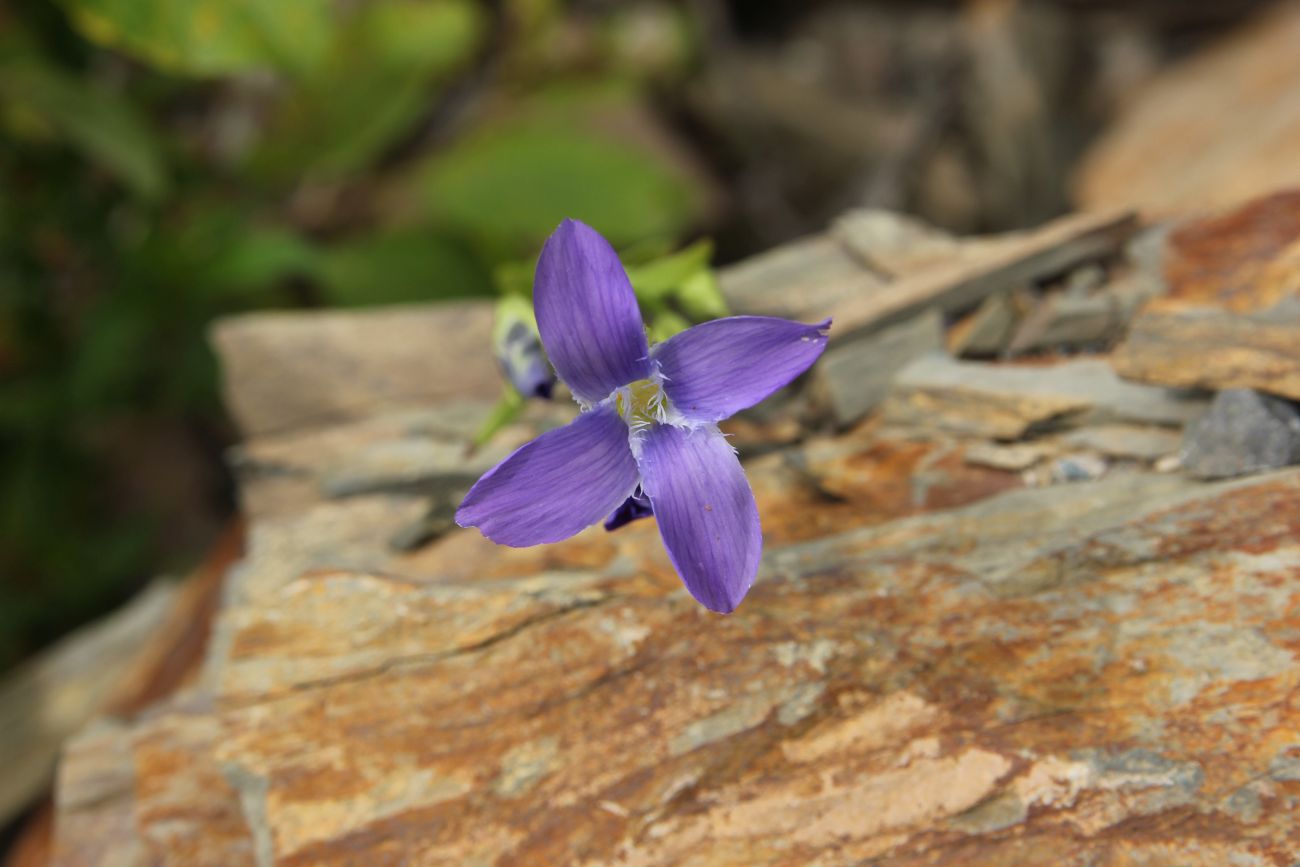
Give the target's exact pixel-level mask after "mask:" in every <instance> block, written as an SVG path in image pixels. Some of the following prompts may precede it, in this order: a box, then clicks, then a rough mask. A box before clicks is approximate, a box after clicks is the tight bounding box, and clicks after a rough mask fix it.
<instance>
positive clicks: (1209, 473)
mask: <svg viewBox="0 0 1300 867" xmlns="http://www.w3.org/2000/svg"><path fill="white" fill-rule="evenodd" d="M1296 463H1300V408H1297V406H1296V405H1295V404H1294V403H1292V402H1291V401H1288V400H1283V399H1282V398H1278V397H1273V396H1271V395H1266V394H1260V393H1259V392H1257V391H1254V390H1252V389H1248V388H1230V389H1227V390H1225V391H1221V392H1219V393H1218V394H1217V395H1216V396H1215V398H1214V401H1213V402H1212V403H1211V404H1210V409H1209V411H1208V412H1206V414H1205V415H1203V416H1201V417H1200V418H1199V419H1197V420H1196V421H1195V422H1193V423H1192V424H1190V425H1188V426H1187V430H1186V431H1185V433H1184V435H1183V451H1182V465H1183V467H1184V469H1186V470H1187V472H1188V474H1190V475H1192V476H1195V477H1196V478H1200V479H1223V478H1228V477H1231V476H1245V475H1250V474H1251V473H1260V472H1264V471H1266V470H1274V469H1278V468H1280V467H1285V466H1289V465H1291V464H1296Z"/></svg>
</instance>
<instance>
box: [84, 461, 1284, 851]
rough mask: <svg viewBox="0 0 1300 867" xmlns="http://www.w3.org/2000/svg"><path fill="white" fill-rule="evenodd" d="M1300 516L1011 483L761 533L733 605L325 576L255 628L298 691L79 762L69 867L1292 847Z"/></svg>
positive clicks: (242, 692) (246, 646) (269, 607)
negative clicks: (756, 567)
mask: <svg viewBox="0 0 1300 867" xmlns="http://www.w3.org/2000/svg"><path fill="white" fill-rule="evenodd" d="M1297 516H1300V472H1296V471H1292V472H1287V473H1283V474H1277V475H1272V476H1267V477H1256V478H1255V479H1253V480H1250V481H1249V482H1248V483H1240V482H1237V483H1226V484H1220V485H1218V486H1210V487H1205V486H1199V485H1194V484H1192V483H1189V482H1186V481H1183V480H1181V479H1179V478H1178V477H1174V476H1167V477H1149V476H1135V477H1127V478H1116V479H1110V480H1105V481H1103V482H1099V483H1091V484H1084V485H1075V486H1069V487H1062V488H1047V489H1037V490H1025V491H1017V492H1013V493H1009V494H1004V495H1002V496H998V497H994V498H991V499H986V500H984V501H982V502H980V503H977V504H975V505H972V506H968V507H965V508H962V509H957V510H954V511H950V512H943V513H935V514H930V515H924V516H918V517H915V518H909V519H904V520H900V521H893V522H889V523H886V524H882V525H878V526H875V527H870V528H864V529H859V530H849V531H847V532H842V533H839V534H836V535H833V536H830V537H826V538H820V539H816V540H812V541H809V542H805V543H801V544H794V545H786V546H776V547H774V548H772V549H770V550H769V552H768V553H767V555H766V557H765V561H764V567H763V571H762V574H761V576H760V578H759V582H758V584H757V586H756V588H755V590H754V592H753V594H752V595H751V596H750V598H749V599H748V600H746V602H745V605H744V606H742V608H741V609H740V611H739V612H738V613H737V614H735V615H733V616H730V617H718V616H715V615H711V614H709V613H707V612H705V611H703V610H702V609H700V608H699V607H698V606H697V605H695V604H694V603H692V602H691V601H690V600H689V598H688V597H686V595H685V594H683V593H682V592H681V591H680V588H678V587H676V586H674V582H673V581H671V580H663V581H660V580H657V579H656V580H650V581H647V580H645V578H644V577H642V575H643V573H641V571H640V570H633V571H632V572H622V571H621V570H620V569H619V567H618V565H617V563H618V562H619V561H618V559H617V558H615V559H614V560H609V561H606V563H605V565H603V566H593V568H590V569H587V570H577V571H574V570H569V571H565V572H562V573H554V572H553V573H549V574H547V573H540V574H536V575H535V576H534V577H532V578H530V579H527V582H526V583H522V584H521V583H520V582H519V581H518V580H517V579H512V580H509V581H493V580H476V581H472V582H464V583H457V584H445V583H444V584H443V585H441V586H436V585H434V584H429V583H422V582H418V581H416V582H413V581H410V580H405V579H402V578H399V577H395V576H394V575H392V574H376V573H372V572H360V573H358V572H348V571H334V572H328V573H318V574H315V575H310V576H305V577H303V578H300V579H296V580H293V581H290V582H289V583H287V584H284V585H282V586H281V587H279V588H278V589H273V590H270V591H269V593H270V595H268V596H266V597H264V599H265V604H263V605H261V606H260V607H259V608H260V613H256V614H255V615H254V616H253V619H250V620H248V621H247V622H245V623H244V624H243V625H242V626H241V628H240V629H239V630H238V635H240V636H242V637H241V638H239V640H238V641H237V642H236V647H237V648H239V653H237V654H236V655H235V656H234V657H233V659H234V660H236V661H237V660H239V659H241V658H245V659H249V660H261V662H260V663H259V664H260V665H262V666H264V668H265V669H266V670H268V671H271V670H279V671H280V672H282V674H281V675H280V676H275V677H269V679H267V680H265V682H260V681H259V679H258V678H247V677H240V678H237V679H236V680H235V681H234V682H232V684H231V685H230V688H229V689H226V690H223V691H222V693H219V694H218V695H217V696H216V697H215V698H207V699H190V700H181V701H176V702H173V703H171V704H170V705H167V706H164V707H161V708H159V709H158V710H157V711H155V712H154V713H152V714H150V715H149V716H148V718H146V719H143V720H141V721H140V722H138V723H136V724H135V725H134V726H133V727H132V729H131V733H130V737H129V738H123V737H121V735H120V733H118V732H114V731H109V732H93V731H92V732H89V733H87V735H86V736H85V737H83V738H82V739H80V740H78V741H77V742H76V743H75V744H74V745H73V747H72V748H71V750H70V751H69V754H68V758H67V761H66V762H65V766H64V770H63V779H64V780H65V784H64V786H63V788H62V790H61V791H62V792H63V794H62V795H61V796H60V802H59V807H60V823H59V827H60V829H61V832H60V833H61V837H60V840H59V852H60V854H61V856H62V858H63V861H62V863H66V864H76V863H104V862H103V861H102V860H101V861H94V860H93V859H92V858H91V857H90V856H91V853H93V854H94V855H95V856H97V857H101V858H104V857H114V856H117V857H121V858H124V859H129V860H123V861H121V862H116V863H128V864H143V863H162V864H202V865H206V864H212V865H218V864H219V865H227V867H228V865H244V864H248V865H253V864H257V865H264V864H270V863H274V864H283V865H307V864H311V865H331V864H338V865H343V864H382V863H407V864H430V865H434V864H437V865H441V864H457V865H460V864H538V863H546V864H589V865H605V864H620V863H626V864H653V865H657V864H663V865H670V864H672V865H675V864H685V863H701V864H703V863H709V864H737V865H739V864H745V865H792V867H793V865H806V864H811V863H845V862H856V861H860V860H864V859H887V860H888V861H889V863H891V864H906V865H910V864H917V865H919V864H934V863H962V864H977V865H979V864H989V865H993V864H1006V863H1046V862H1049V861H1050V862H1060V863H1075V864H1083V863H1094V862H1098V861H1108V860H1109V861H1127V862H1138V863H1142V862H1147V863H1178V864H1226V863H1237V862H1240V863H1250V862H1251V861H1254V862H1256V863H1290V861H1291V860H1294V859H1295V858H1296V857H1300V841H1297V840H1296V839H1295V836H1294V828H1295V823H1296V820H1297V815H1298V812H1300V809H1298V808H1297V806H1296V804H1297V803H1300V801H1298V799H1300V744H1297V742H1296V738H1295V729H1294V725H1293V724H1292V720H1293V718H1294V716H1295V714H1296V713H1297V712H1300V708H1297V707H1295V706H1294V704H1295V700H1296V693H1295V685H1296V678H1297V674H1296V672H1297V665H1296V659H1295V654H1296V652H1297V651H1298V650H1300V634H1297V630H1296V629H1295V624H1294V622H1293V618H1292V617H1290V615H1289V614H1288V612H1290V611H1292V610H1294V607H1295V605H1296V604H1297V603H1298V602H1300V588H1298V587H1297V585H1296V582H1295V575H1296V574H1297V570H1300V541H1298V540H1300V523H1297V521H1298V520H1300V518H1298V517H1297ZM649 529H650V533H646V534H644V535H643V536H642V537H638V541H637V542H636V543H635V545H634V547H639V546H640V545H642V544H646V543H648V542H649V541H650V538H651V536H650V534H651V533H652V531H653V528H649ZM449 541H450V540H449ZM584 544H585V543H584V542H582V541H581V540H575V541H574V542H572V543H566V544H565V545H561V546H556V547H557V548H580V547H582V546H583V545H584ZM568 556H570V557H571V558H572V557H576V556H578V554H577V553H576V552H574V553H571V554H569V555H568ZM665 577H667V576H665ZM347 659H351V660H352V663H350V665H349V667H347V668H346V669H344V670H332V669H331V668H330V663H331V661H332V660H347ZM312 660H317V661H319V663H320V667H319V668H318V669H317V670H318V672H319V673H321V674H323V675H325V676H323V677H314V678H311V677H309V678H304V677H302V676H301V674H294V673H293V672H294V670H295V667H296V669H297V671H299V672H305V671H307V670H308V669H309V667H310V665H311V661H312ZM286 664H289V665H290V667H289V668H285V667H284V666H285V665H286ZM231 670H232V671H236V670H238V669H237V668H232V669H231ZM97 769H98V770H97ZM96 774H98V776H96ZM95 779H98V780H102V785H101V787H100V788H99V789H98V790H92V791H94V792H95V794H96V796H95V797H90V796H89V794H88V790H87V788H86V787H87V786H88V785H89V783H88V782H87V781H88V780H95ZM76 782H80V784H81V786H80V788H78V787H76V786H74V785H73V783H76ZM124 825H125V826H126V827H123V826H124ZM79 858H80V859H81V860H78V859H79Z"/></svg>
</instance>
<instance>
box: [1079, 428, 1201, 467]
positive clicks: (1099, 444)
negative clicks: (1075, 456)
mask: <svg viewBox="0 0 1300 867" xmlns="http://www.w3.org/2000/svg"><path fill="white" fill-rule="evenodd" d="M1061 439H1062V440H1063V441H1064V442H1065V443H1066V444H1067V445H1070V446H1073V447H1075V448H1081V449H1089V450H1091V451H1095V452H1098V453H1100V454H1103V455H1107V456H1109V457H1113V458H1132V459H1135V460H1141V461H1154V460H1158V459H1159V458H1161V457H1164V456H1165V455H1171V454H1176V453H1177V452H1178V449H1179V445H1180V442H1181V437H1180V436H1179V434H1178V432H1177V431H1174V430H1170V429H1169V428H1160V427H1149V426H1145V425H1130V424H1102V425H1093V426H1091V427H1085V428H1080V429H1079V430H1075V431H1070V432H1069V433H1066V434H1064V435H1063V436H1062V437H1061Z"/></svg>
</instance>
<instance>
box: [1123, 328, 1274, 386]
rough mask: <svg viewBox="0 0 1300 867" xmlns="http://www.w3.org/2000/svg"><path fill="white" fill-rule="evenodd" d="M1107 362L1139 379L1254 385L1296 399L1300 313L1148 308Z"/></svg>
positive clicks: (1175, 383)
mask: <svg viewBox="0 0 1300 867" xmlns="http://www.w3.org/2000/svg"><path fill="white" fill-rule="evenodd" d="M1111 362H1112V364H1113V365H1114V367H1115V370H1116V371H1117V372H1118V373H1119V374H1120V376H1123V377H1125V378H1127V379H1133V380H1137V381H1139V382H1150V383H1158V384H1160V385H1171V386H1178V387H1183V388H1211V389H1224V388H1254V389H1258V390H1260V391H1265V392H1268V393H1269V394H1276V395H1280V396H1282V397H1289V398H1291V399H1292V400H1300V316H1297V315H1294V314H1287V313H1281V312H1271V313H1265V314H1259V315H1255V316H1238V315H1233V314H1230V313H1224V312H1222V311H1219V310H1208V309H1188V310H1166V309H1155V310H1147V311H1144V312H1143V313H1140V314H1139V315H1138V317H1137V318H1136V319H1135V320H1134V321H1133V325H1132V327H1131V328H1130V330H1129V334H1128V337H1127V339H1125V341H1124V343H1122V344H1121V345H1120V346H1119V347H1118V348H1117V349H1116V350H1115V354H1114V355H1113V356H1112V358H1111Z"/></svg>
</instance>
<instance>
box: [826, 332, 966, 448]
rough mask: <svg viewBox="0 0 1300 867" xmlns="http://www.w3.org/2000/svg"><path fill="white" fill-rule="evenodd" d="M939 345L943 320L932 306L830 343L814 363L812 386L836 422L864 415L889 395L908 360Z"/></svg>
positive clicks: (941, 337)
mask: <svg viewBox="0 0 1300 867" xmlns="http://www.w3.org/2000/svg"><path fill="white" fill-rule="evenodd" d="M942 348H943V323H942V321H941V319H940V317H939V314H938V313H936V312H934V311H931V312H929V313H926V314H922V315H920V316H917V317H915V318H913V319H910V320H907V321H906V322H900V323H898V324H897V325H892V326H889V327H887V328H883V329H881V330H880V331H876V332H872V333H870V334H866V335H862V336H861V337H858V338H855V339H852V340H848V341H839V342H832V343H831V344H830V346H829V347H828V348H827V350H826V352H825V354H824V355H823V356H822V358H821V360H820V361H819V362H818V364H817V366H816V367H814V368H813V373H812V376H813V382H814V387H815V388H818V389H820V390H821V391H822V392H823V394H825V396H826V402H827V403H828V404H829V408H830V415H831V417H832V419H834V421H835V423H836V424H838V425H841V426H847V425H849V424H851V423H853V422H854V421H857V420H858V419H860V418H862V417H863V416H864V415H866V414H867V413H868V412H869V411H871V410H872V409H874V408H875V407H876V406H877V405H878V404H880V403H881V402H882V401H883V400H884V399H885V397H886V396H887V395H888V394H889V390H890V388H891V386H892V385H893V381H894V375H895V374H896V373H898V371H899V370H900V369H901V368H903V367H904V366H905V365H906V364H907V363H908V362H910V361H912V360H913V359H916V358H919V357H920V356H922V355H925V354H926V353H928V352H934V351H937V350H939V349H942Z"/></svg>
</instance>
